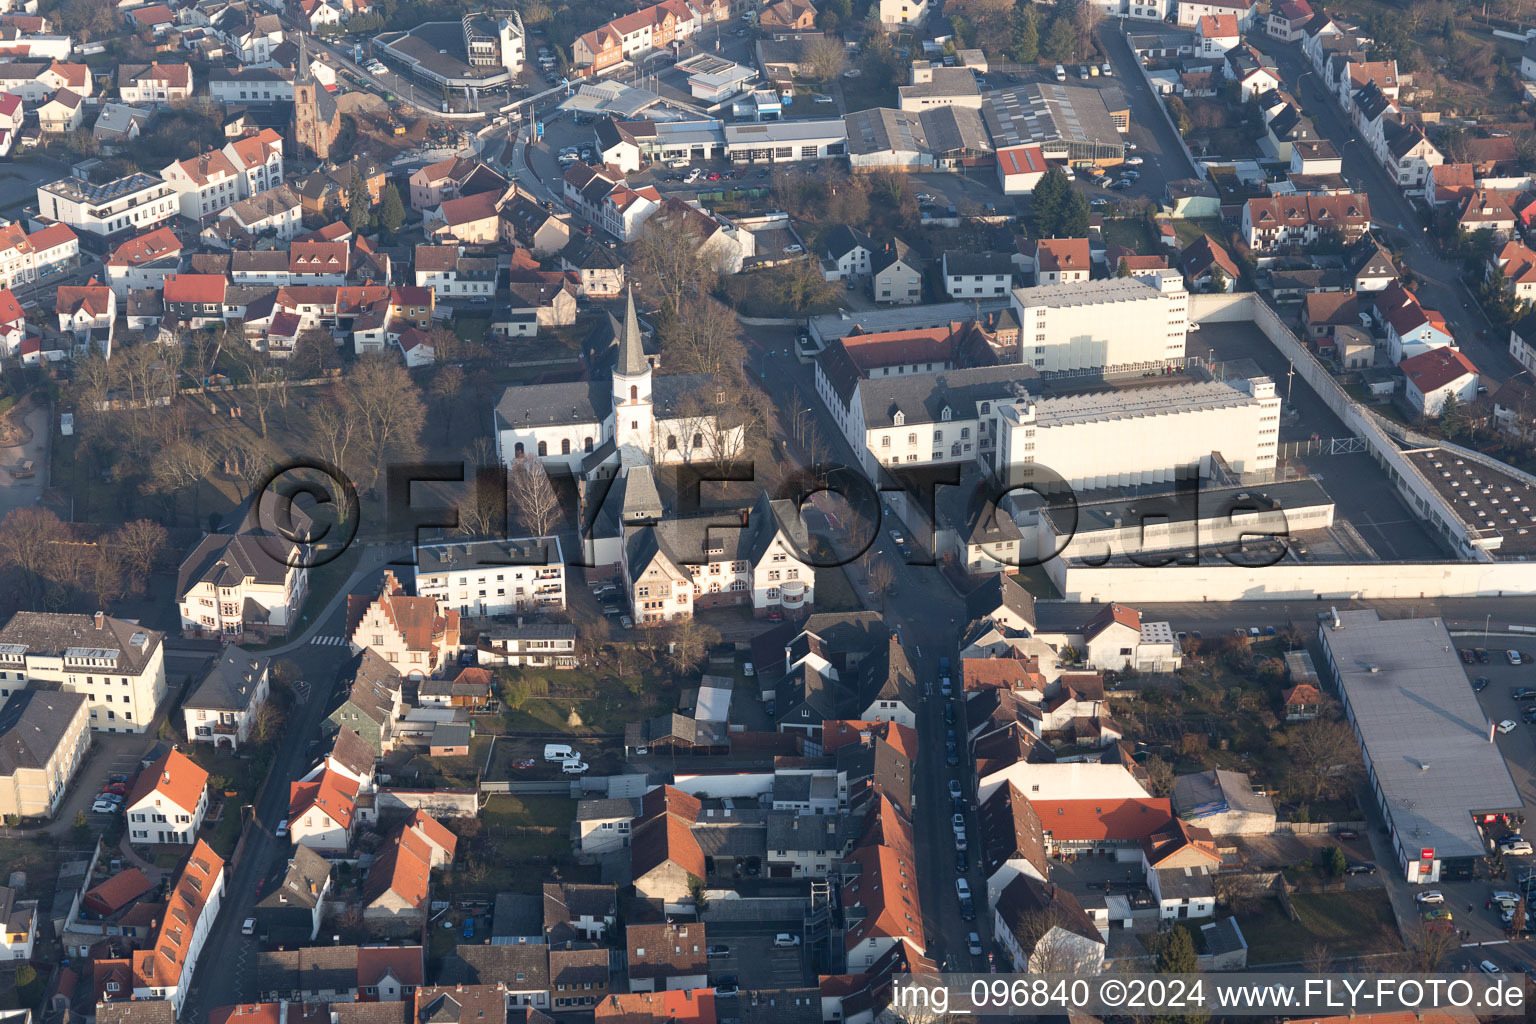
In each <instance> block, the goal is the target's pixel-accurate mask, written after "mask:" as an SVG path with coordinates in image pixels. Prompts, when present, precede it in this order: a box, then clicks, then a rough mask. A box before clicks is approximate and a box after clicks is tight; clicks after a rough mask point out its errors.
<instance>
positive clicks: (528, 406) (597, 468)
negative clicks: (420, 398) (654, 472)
mask: <svg viewBox="0 0 1536 1024" xmlns="http://www.w3.org/2000/svg"><path fill="white" fill-rule="evenodd" d="M616 333H617V335H618V349H619V351H618V357H617V359H616V361H615V363H614V367H613V371H612V377H611V381H610V384H611V386H610V387H608V388H604V387H603V385H602V383H601V382H600V381H599V380H595V379H594V380H589V381H575V382H572V383H566V384H539V385H525V386H520V387H510V388H507V390H506V391H505V392H503V393H502V396H501V401H499V402H497V403H496V410H495V422H494V424H493V431H494V433H495V436H496V452H497V455H498V456H499V457H500V459H501V460H502V462H503V463H504V464H506V465H507V466H511V465H512V464H513V463H514V461H515V460H517V459H521V458H525V457H533V458H537V459H538V460H539V461H540V462H542V463H544V465H545V467H546V468H548V469H549V470H550V471H551V472H557V471H559V470H562V469H563V470H564V471H566V472H569V473H570V474H572V475H578V476H584V477H603V476H613V475H615V474H616V473H617V471H618V468H619V450H620V449H622V448H625V447H627V446H632V447H633V448H634V449H635V450H636V451H638V452H640V453H641V454H643V455H644V456H645V457H646V459H647V460H648V461H649V462H651V463H652V464H656V465H667V464H679V463H686V462H708V461H714V460H717V459H721V458H729V457H734V456H735V455H737V454H739V453H740V451H741V449H742V443H743V430H742V428H741V427H740V426H732V425H729V424H728V423H725V422H722V420H721V418H720V417H719V415H718V413H719V411H720V409H721V407H722V406H723V405H724V404H725V401H726V396H725V395H724V394H723V393H721V392H719V391H718V390H717V389H716V385H715V383H714V382H713V381H712V380H711V379H710V378H709V377H708V376H706V375H703V374H698V375H680V376H655V375H654V374H653V370H654V367H653V366H652V364H651V361H650V360H649V359H647V358H646V355H645V349H644V347H643V345H642V341H641V336H640V325H639V320H638V318H637V317H636V315H635V298H634V294H633V293H630V296H629V299H628V303H627V306H626V308H625V312H624V323H623V325H622V327H619V328H618V329H617V331H616Z"/></svg>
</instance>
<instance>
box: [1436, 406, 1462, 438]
mask: <svg viewBox="0 0 1536 1024" xmlns="http://www.w3.org/2000/svg"><path fill="white" fill-rule="evenodd" d="M1466 429H1467V411H1466V410H1465V409H1463V408H1462V406H1461V402H1459V401H1457V399H1456V396H1455V395H1446V396H1445V404H1444V405H1442V406H1441V407H1440V432H1441V433H1442V434H1444V435H1445V436H1446V437H1449V438H1451V439H1453V440H1454V439H1455V438H1457V437H1460V436H1461V434H1462V432H1463V431H1465V430H1466Z"/></svg>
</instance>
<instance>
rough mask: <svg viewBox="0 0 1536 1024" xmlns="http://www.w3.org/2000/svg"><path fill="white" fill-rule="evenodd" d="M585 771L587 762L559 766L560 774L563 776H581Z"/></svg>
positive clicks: (568, 762) (567, 763) (566, 763)
mask: <svg viewBox="0 0 1536 1024" xmlns="http://www.w3.org/2000/svg"><path fill="white" fill-rule="evenodd" d="M586 770H587V762H585V761H567V762H565V763H564V764H562V765H561V766H560V772H561V774H563V775H581V774H582V773H584V772H585V771H586Z"/></svg>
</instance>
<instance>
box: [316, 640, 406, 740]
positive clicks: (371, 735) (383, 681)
mask: <svg viewBox="0 0 1536 1024" xmlns="http://www.w3.org/2000/svg"><path fill="white" fill-rule="evenodd" d="M403 682H404V681H403V679H402V677H401V674H400V671H399V669H397V668H395V666H394V665H392V664H390V663H389V662H388V661H386V660H385V658H384V656H383V655H382V654H380V653H379V652H378V651H376V650H373V649H372V648H368V649H365V650H364V651H363V653H362V655H361V657H359V659H358V663H357V667H356V669H355V671H354V673H353V679H352V685H351V687H350V688H349V689H348V691H347V696H346V698H345V699H344V700H343V701H342V702H341V705H340V706H339V707H337V708H336V710H335V711H332V712H331V713H330V714H329V715H327V716H326V719H325V724H324V726H323V727H322V728H324V729H325V731H327V732H332V731H339V730H344V729H350V730H352V731H353V732H355V733H357V735H358V736H359V737H360V738H361V739H362V740H363V741H364V743H366V744H367V745H368V747H369V749H371V750H372V751H373V752H374V754H375V755H376V756H378V757H382V756H384V755H385V754H387V753H389V752H390V751H391V750H392V749H394V745H395V720H396V719H397V718H398V717H399V716H400V709H401V704H402V695H401V689H402V686H403Z"/></svg>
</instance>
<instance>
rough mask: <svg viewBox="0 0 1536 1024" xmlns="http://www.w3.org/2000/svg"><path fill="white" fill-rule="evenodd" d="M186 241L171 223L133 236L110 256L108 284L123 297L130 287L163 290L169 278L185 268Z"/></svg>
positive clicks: (107, 267) (126, 294) (108, 260)
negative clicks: (180, 237) (182, 239)
mask: <svg viewBox="0 0 1536 1024" xmlns="http://www.w3.org/2000/svg"><path fill="white" fill-rule="evenodd" d="M181 258H182V244H181V240H180V239H179V238H177V237H176V233H175V232H174V231H172V230H171V229H170V228H168V227H162V228H156V229H155V230H154V231H151V232H150V233H149V234H147V235H140V236H139V237H137V238H132V239H129V240H128V241H126V242H124V243H123V244H122V245H119V246H118V247H117V248H116V249H114V250H112V253H111V255H110V256H108V257H107V262H106V272H107V287H109V288H111V289H112V292H113V294H115V295H116V296H117V297H118V298H119V299H126V298H127V297H128V293H129V292H130V291H139V290H142V289H146V288H147V289H151V290H154V291H159V290H160V289H161V288H162V287H164V285H165V279H166V278H167V277H169V276H170V275H172V274H174V273H176V272H178V271H179V270H180V269H181Z"/></svg>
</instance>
